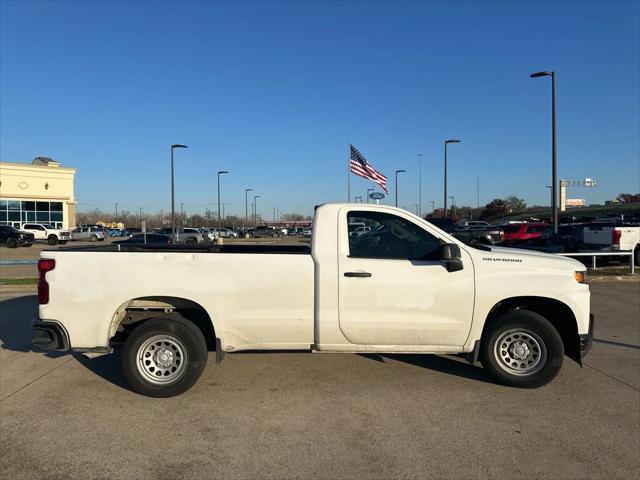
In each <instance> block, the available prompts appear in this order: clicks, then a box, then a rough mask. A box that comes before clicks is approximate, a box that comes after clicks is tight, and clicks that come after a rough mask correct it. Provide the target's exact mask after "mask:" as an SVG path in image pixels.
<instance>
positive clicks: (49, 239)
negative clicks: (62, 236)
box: [47, 235, 58, 245]
mask: <svg viewBox="0 0 640 480" xmlns="http://www.w3.org/2000/svg"><path fill="white" fill-rule="evenodd" d="M47 243H48V244H49V245H55V244H56V243H58V237H56V236H55V235H49V236H48V237H47Z"/></svg>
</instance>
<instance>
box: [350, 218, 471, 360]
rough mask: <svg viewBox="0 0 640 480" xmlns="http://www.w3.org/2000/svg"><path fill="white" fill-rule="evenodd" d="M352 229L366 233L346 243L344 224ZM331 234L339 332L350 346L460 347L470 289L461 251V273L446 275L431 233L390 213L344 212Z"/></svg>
mask: <svg viewBox="0 0 640 480" xmlns="http://www.w3.org/2000/svg"><path fill="white" fill-rule="evenodd" d="M355 222H365V224H366V225H367V226H369V227H371V230H370V231H368V232H366V233H364V234H362V235H359V236H353V235H352V236H350V235H349V233H348V224H349V223H355ZM338 232H339V237H340V238H339V241H338V263H339V265H338V275H339V279H338V284H339V324H340V330H341V331H342V333H343V335H344V336H345V337H346V338H347V339H348V340H349V341H350V342H351V343H354V344H360V345H385V346H393V345H420V346H456V347H457V346H460V345H463V344H464V343H465V340H466V338H467V336H468V334H469V330H470V328H471V321H472V317H473V304H474V289H475V286H474V271H473V264H472V262H471V257H470V256H469V255H468V254H467V253H466V252H465V251H464V249H462V251H461V253H462V263H463V268H462V270H459V271H455V272H449V271H448V270H447V268H446V265H445V264H444V262H443V261H442V260H441V258H440V248H441V243H443V241H441V239H440V238H438V237H437V233H436V231H435V230H434V231H432V232H430V231H428V230H427V229H426V228H425V227H423V226H421V225H418V224H416V223H414V221H413V219H411V217H409V216H408V215H407V216H404V215H402V214H399V213H396V212H394V213H390V212H383V211H376V210H364V209H363V210H361V211H358V210H353V209H351V210H350V209H348V207H345V209H343V210H342V211H341V215H340V225H339V228H338ZM446 241H447V240H445V242H446Z"/></svg>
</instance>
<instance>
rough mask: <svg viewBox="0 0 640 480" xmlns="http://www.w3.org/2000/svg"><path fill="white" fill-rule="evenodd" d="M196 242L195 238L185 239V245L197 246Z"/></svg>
mask: <svg viewBox="0 0 640 480" xmlns="http://www.w3.org/2000/svg"><path fill="white" fill-rule="evenodd" d="M197 243H198V241H197V240H196V239H195V238H187V241H186V244H187V245H197Z"/></svg>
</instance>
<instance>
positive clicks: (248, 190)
mask: <svg viewBox="0 0 640 480" xmlns="http://www.w3.org/2000/svg"><path fill="white" fill-rule="evenodd" d="M248 192H253V188H245V189H244V221H245V223H246V224H247V225H248V224H249V204H248V203H247V202H248V200H247V193H248ZM245 229H246V226H245V225H244V224H243V225H242V230H245ZM244 233H246V232H244Z"/></svg>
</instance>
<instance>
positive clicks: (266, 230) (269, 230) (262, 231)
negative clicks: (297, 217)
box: [249, 225, 283, 238]
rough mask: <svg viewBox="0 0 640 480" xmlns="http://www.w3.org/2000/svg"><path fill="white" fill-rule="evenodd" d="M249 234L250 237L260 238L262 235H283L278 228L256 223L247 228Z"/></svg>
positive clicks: (274, 236)
mask: <svg viewBox="0 0 640 480" xmlns="http://www.w3.org/2000/svg"><path fill="white" fill-rule="evenodd" d="M249 236H250V237H251V238H262V237H273V238H278V237H282V236H283V235H282V232H281V231H280V229H279V228H275V227H270V226H268V225H258V226H257V227H256V228H254V229H253V230H249Z"/></svg>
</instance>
